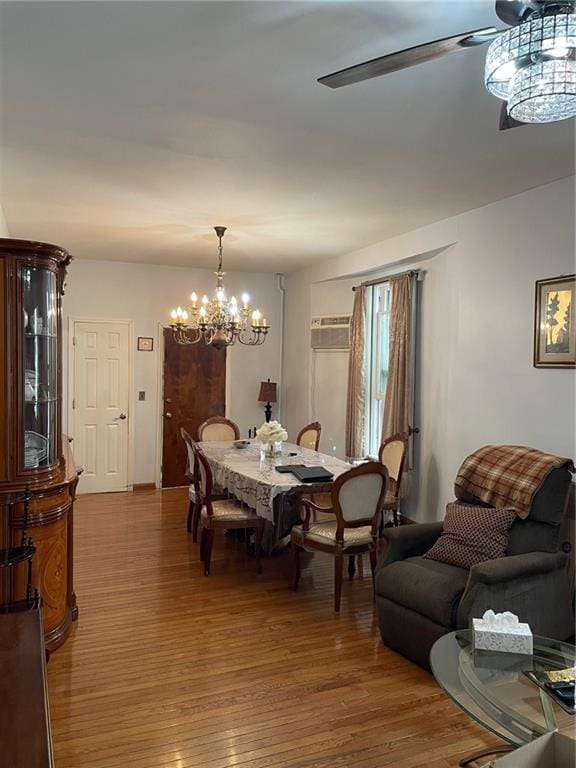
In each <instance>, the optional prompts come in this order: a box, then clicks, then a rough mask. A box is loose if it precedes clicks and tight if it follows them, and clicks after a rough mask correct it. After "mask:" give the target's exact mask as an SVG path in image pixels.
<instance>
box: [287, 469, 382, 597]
mask: <svg viewBox="0 0 576 768" xmlns="http://www.w3.org/2000/svg"><path fill="white" fill-rule="evenodd" d="M387 479H388V476H387V472H386V468H385V467H384V466H383V465H382V464H380V463H378V462H376V461H370V462H367V463H366V464H360V465H359V466H357V467H354V468H353V469H351V470H349V471H348V472H345V473H344V474H342V475H340V477H338V478H337V479H336V480H335V481H334V483H333V486H332V506H331V507H328V508H327V507H320V506H318V504H315V503H314V502H313V501H312V500H310V499H306V498H303V499H302V500H301V505H302V509H303V511H304V522H303V523H302V524H301V525H296V526H294V527H293V528H292V532H291V534H290V539H291V542H292V550H293V553H294V583H293V587H294V589H295V590H296V589H297V588H298V581H299V579H300V550H301V549H305V550H307V551H318V552H326V553H327V554H330V555H333V556H334V584H335V592H334V610H335V611H339V610H340V595H341V592H342V573H343V569H344V557H345V556H347V557H349V574H350V578H353V576H354V557H355V556H356V555H361V554H363V553H364V552H369V553H370V564H371V566H372V577H374V569H375V567H376V557H377V543H378V529H379V525H380V516H381V514H382V504H383V503H384V497H385V494H386V483H387ZM313 512H323V513H327V512H329V513H332V514H333V515H334V518H335V519H334V520H333V521H332V520H330V521H322V522H314V521H312V522H311V515H312V513H313Z"/></svg>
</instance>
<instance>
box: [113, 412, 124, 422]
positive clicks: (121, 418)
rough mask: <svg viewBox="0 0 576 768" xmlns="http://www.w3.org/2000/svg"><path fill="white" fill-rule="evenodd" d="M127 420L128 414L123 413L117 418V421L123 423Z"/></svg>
mask: <svg viewBox="0 0 576 768" xmlns="http://www.w3.org/2000/svg"><path fill="white" fill-rule="evenodd" d="M125 418H126V414H125V413H121V414H120V416H116V419H115V420H116V421H118V419H120V420H121V421H124V419H125Z"/></svg>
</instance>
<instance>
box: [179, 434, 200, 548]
mask: <svg viewBox="0 0 576 768" xmlns="http://www.w3.org/2000/svg"><path fill="white" fill-rule="evenodd" d="M180 434H181V435H182V439H183V440H184V442H185V443H186V451H187V458H186V477H187V478H188V480H190V487H189V488H188V518H187V521H186V530H187V531H188V533H192V540H193V541H197V540H198V516H199V514H200V510H199V507H198V496H197V494H196V480H195V477H194V470H195V466H196V458H195V456H194V440H192V438H191V437H190V435H189V433H188V432H187V431H186V430H185V429H184V427H180ZM195 513H196V514H195Z"/></svg>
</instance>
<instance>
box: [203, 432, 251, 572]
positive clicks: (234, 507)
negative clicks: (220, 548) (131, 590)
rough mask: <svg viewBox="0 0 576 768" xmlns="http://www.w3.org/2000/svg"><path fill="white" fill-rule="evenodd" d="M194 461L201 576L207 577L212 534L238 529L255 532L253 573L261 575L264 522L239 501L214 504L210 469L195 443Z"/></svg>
mask: <svg viewBox="0 0 576 768" xmlns="http://www.w3.org/2000/svg"><path fill="white" fill-rule="evenodd" d="M193 450H194V458H195V461H196V469H195V471H194V476H195V478H196V481H195V482H196V493H197V496H198V499H199V504H200V527H201V530H202V534H201V538H200V557H201V558H202V561H203V562H204V575H205V576H209V575H210V560H211V557H212V547H213V544H214V533H215V531H216V530H218V529H225V530H228V531H230V530H238V529H244V530H247V529H254V531H255V538H256V547H255V549H256V552H255V554H256V572H257V573H262V565H261V562H260V551H261V548H262V534H263V532H264V525H265V523H266V521H265V520H264V518H263V517H259V516H258V515H257V514H256V513H255V512H254V511H253V510H251V509H248V508H247V507H244V506H241V505H240V504H239V502H236V501H233V500H231V499H222V500H221V501H215V500H214V499H213V497H212V486H213V479H212V470H211V468H210V464H209V462H208V459H207V458H206V456H205V455H204V453H203V451H202V449H201V448H200V446H199V445H197V444H194V446H193Z"/></svg>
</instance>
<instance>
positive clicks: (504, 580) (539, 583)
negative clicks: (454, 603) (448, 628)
mask: <svg viewBox="0 0 576 768" xmlns="http://www.w3.org/2000/svg"><path fill="white" fill-rule="evenodd" d="M567 564H568V556H567V555H565V554H563V553H561V552H556V553H550V552H529V553H527V554H524V555H511V556H510V557H502V558H499V559H498V560H486V561H485V562H483V563H478V564H477V565H474V566H473V567H472V568H471V569H470V575H469V576H468V583H467V584H466V589H465V590H464V594H463V595H462V599H461V601H460V605H459V607H458V617H457V628H458V629H466V628H469V627H470V626H471V622H472V618H474V617H476V618H480V617H481V616H483V615H484V612H485V611H487V610H488V609H489V608H491V609H492V610H493V611H495V612H496V613H501V612H502V611H512V613H515V614H516V615H517V616H518V617H519V618H520V621H524V622H527V623H528V624H529V625H530V627H531V628H532V632H533V633H534V634H537V635H543V636H544V637H555V638H557V639H559V640H565V639H566V638H568V637H570V635H571V634H573V632H574V620H573V616H572V606H571V601H570V596H569V578H568V569H567Z"/></svg>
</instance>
